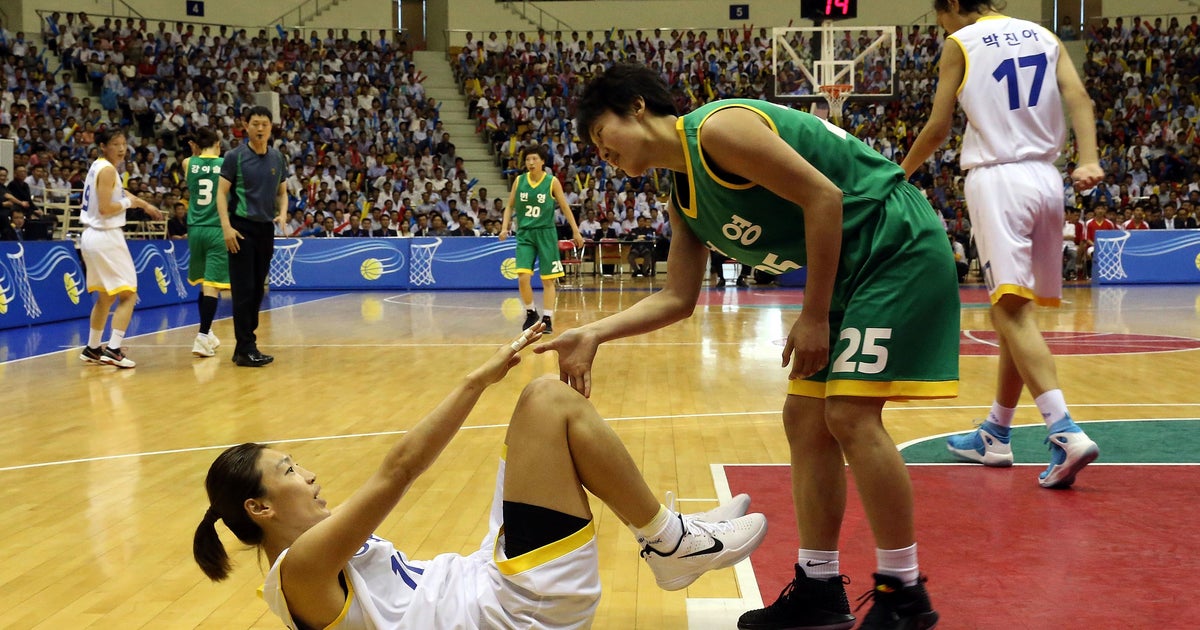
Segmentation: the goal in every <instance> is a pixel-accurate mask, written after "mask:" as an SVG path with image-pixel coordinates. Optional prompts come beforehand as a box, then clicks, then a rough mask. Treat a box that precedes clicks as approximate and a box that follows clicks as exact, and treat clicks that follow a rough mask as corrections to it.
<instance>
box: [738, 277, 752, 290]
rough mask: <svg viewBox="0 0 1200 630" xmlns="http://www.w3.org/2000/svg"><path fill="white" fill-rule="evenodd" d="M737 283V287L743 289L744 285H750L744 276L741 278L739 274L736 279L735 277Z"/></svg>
mask: <svg viewBox="0 0 1200 630" xmlns="http://www.w3.org/2000/svg"><path fill="white" fill-rule="evenodd" d="M737 285H738V286H739V287H741V288H743V289H745V288H746V287H749V286H750V285H749V284H748V283H747V282H746V279H745V278H742V277H740V276H739V277H738V279H737Z"/></svg>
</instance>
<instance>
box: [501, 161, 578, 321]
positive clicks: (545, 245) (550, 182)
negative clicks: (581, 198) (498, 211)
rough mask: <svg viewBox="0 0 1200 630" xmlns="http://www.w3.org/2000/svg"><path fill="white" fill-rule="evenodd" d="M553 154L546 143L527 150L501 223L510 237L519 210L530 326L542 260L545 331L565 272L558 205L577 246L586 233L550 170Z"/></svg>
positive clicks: (520, 279)
mask: <svg viewBox="0 0 1200 630" xmlns="http://www.w3.org/2000/svg"><path fill="white" fill-rule="evenodd" d="M548 158H549V155H547V153H546V149H545V148H543V147H536V148H534V149H530V150H529V151H528V152H526V153H525V168H526V169H527V170H526V172H525V173H524V174H523V175H518V176H517V181H516V183H515V184H513V187H512V192H510V193H509V195H508V204H507V205H505V206H504V220H503V221H502V222H501V225H500V240H502V241H503V240H504V239H506V238H508V227H509V225H511V221H512V218H513V210H514V209H515V210H516V214H517V269H516V271H517V285H518V286H519V287H520V291H521V303H522V304H524V305H525V325H524V326H522V329H525V328H529V327H530V326H532V325H534V324H536V323H537V322H538V315H537V311H536V310H534V308H533V263H534V261H535V260H536V261H537V262H538V264H539V269H540V271H541V274H540V275H541V277H542V323H544V324H545V325H546V329H545V330H543V331H542V333H543V334H547V335H548V334H550V333H551V332H552V328H551V326H552V324H551V318H552V317H553V315H554V298H555V296H556V295H557V294H556V293H555V292H554V281H555V279H556V278H561V277H562V276H563V268H562V259H560V258H559V255H558V230H557V229H556V228H555V226H554V208H555V206H557V207H558V208H559V209H560V210H562V213H563V217H564V218H566V220H567V224H568V225H570V226H571V239H572V240H573V241H575V246H576V247H583V234H580V232H579V226H578V225H577V224H576V223H575V215H574V214H573V213H572V212H571V206H570V205H568V204H567V197H566V195H564V194H563V189H562V184H561V183H559V181H558V178H556V177H554V176H553V175H551V174H550V173H547V172H546V162H547V160H548Z"/></svg>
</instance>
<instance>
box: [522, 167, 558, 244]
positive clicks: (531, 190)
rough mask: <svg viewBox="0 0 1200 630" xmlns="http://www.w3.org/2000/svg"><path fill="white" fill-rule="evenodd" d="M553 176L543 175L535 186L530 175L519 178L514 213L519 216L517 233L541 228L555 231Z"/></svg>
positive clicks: (526, 174)
mask: <svg viewBox="0 0 1200 630" xmlns="http://www.w3.org/2000/svg"><path fill="white" fill-rule="evenodd" d="M553 179H554V178H553V176H552V175H550V173H543V175H542V181H540V182H538V185H537V186H534V185H533V184H532V182H530V181H529V173H525V174H523V175H520V176H518V177H517V198H516V199H515V200H514V201H513V213H515V214H516V215H517V229H518V230H519V231H518V232H517V234H518V235H520V230H535V229H539V228H550V229H554V206H556V205H557V202H556V201H554V194H553V192H552V191H553V186H554V182H553Z"/></svg>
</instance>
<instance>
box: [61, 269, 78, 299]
mask: <svg viewBox="0 0 1200 630" xmlns="http://www.w3.org/2000/svg"><path fill="white" fill-rule="evenodd" d="M63 287H64V288H66V290H67V297H68V298H71V303H72V304H78V303H79V284H78V283H77V282H75V277H74V276H72V275H71V274H70V273H64V274H63Z"/></svg>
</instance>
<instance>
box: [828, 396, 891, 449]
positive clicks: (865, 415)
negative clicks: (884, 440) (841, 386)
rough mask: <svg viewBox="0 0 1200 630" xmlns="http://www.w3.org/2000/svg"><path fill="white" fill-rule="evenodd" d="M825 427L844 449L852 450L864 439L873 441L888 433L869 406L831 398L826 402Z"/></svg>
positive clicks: (877, 415)
mask: <svg viewBox="0 0 1200 630" xmlns="http://www.w3.org/2000/svg"><path fill="white" fill-rule="evenodd" d="M825 426H826V427H827V428H828V429H829V433H830V434H831V435H832V436H833V438H834V439H835V440H837V442H838V444H840V445H841V447H842V448H843V449H851V448H853V447H854V446H855V445H856V444H857V443H859V441H860V440H862V439H864V437H866V438H868V439H872V438H874V437H877V434H879V433H881V432H882V433H884V434H885V435H886V431H885V430H884V428H883V422H882V420H881V418H880V416H879V414H878V413H875V412H872V410H871V408H870V407H869V406H864V405H861V404H855V403H852V402H848V401H844V400H840V399H839V398H830V399H827V400H826V401H825Z"/></svg>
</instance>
